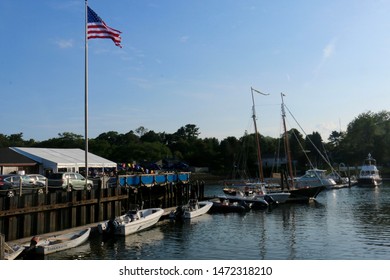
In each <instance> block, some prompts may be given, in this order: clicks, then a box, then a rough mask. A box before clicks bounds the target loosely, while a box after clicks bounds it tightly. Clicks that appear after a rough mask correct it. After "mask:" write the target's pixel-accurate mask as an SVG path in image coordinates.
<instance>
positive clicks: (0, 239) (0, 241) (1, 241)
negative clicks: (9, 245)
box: [0, 234, 5, 261]
mask: <svg viewBox="0 0 390 280" xmlns="http://www.w3.org/2000/svg"><path fill="white" fill-rule="evenodd" d="M4 251H5V236H4V234H0V261H1V260H4Z"/></svg>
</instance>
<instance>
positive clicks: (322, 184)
mask: <svg viewBox="0 0 390 280" xmlns="http://www.w3.org/2000/svg"><path fill="white" fill-rule="evenodd" d="M283 96H284V94H283V93H281V97H282V121H283V129H284V147H285V151H286V157H287V169H288V175H287V176H285V177H286V180H285V181H286V184H287V189H288V190H289V192H290V197H289V201H299V202H306V201H310V200H312V199H315V198H316V197H317V196H318V194H319V193H320V192H322V191H323V190H325V189H326V188H327V187H328V186H329V185H333V184H334V185H335V184H336V182H334V180H333V179H329V178H322V177H320V174H319V172H318V170H319V169H311V170H308V171H307V172H306V174H305V175H303V176H302V177H298V178H294V175H293V168H292V158H291V152H290V145H289V139H288V134H287V128H286V112H285V105H284V100H283ZM308 178H309V179H310V180H307V179H308Z"/></svg>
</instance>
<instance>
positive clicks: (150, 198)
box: [0, 172, 204, 242]
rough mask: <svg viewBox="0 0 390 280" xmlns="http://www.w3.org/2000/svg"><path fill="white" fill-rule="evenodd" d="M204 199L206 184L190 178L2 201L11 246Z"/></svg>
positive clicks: (125, 178)
mask: <svg viewBox="0 0 390 280" xmlns="http://www.w3.org/2000/svg"><path fill="white" fill-rule="evenodd" d="M191 196H195V197H197V198H199V199H203V197H204V183H203V182H199V181H195V182H191V181H190V173H185V172H184V173H167V174H157V175H153V174H150V175H145V174H142V175H122V176H118V178H117V180H116V185H115V186H111V187H105V186H103V184H99V185H98V186H97V187H96V188H94V189H92V190H91V191H87V190H81V191H71V192H66V191H56V192H49V191H48V190H46V192H44V193H43V194H38V193H34V194H23V195H21V196H14V197H4V196H3V197H0V233H1V234H3V236H4V240H5V242H7V241H12V240H17V239H23V238H27V237H31V236H34V235H43V234H47V233H52V232H57V231H63V230H67V229H72V228H76V227H80V226H85V225H89V224H94V223H98V222H101V221H104V220H107V219H112V218H114V217H116V216H119V215H122V214H124V213H125V212H127V211H128V210H129V209H132V208H135V207H139V208H150V207H160V208H163V209H170V208H172V207H176V206H179V205H182V204H184V203H186V202H187V201H188V199H189V198H190V197H191Z"/></svg>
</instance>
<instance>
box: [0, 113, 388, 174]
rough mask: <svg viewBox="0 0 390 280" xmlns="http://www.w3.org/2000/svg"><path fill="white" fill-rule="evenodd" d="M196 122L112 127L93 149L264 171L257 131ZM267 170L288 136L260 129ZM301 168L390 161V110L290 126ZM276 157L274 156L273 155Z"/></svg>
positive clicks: (67, 143)
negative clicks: (228, 131) (171, 127)
mask: <svg viewBox="0 0 390 280" xmlns="http://www.w3.org/2000/svg"><path fill="white" fill-rule="evenodd" d="M199 135H200V132H199V128H198V127H197V126H196V125H194V124H187V125H185V126H182V127H180V128H179V129H178V130H177V131H176V132H175V133H166V132H155V131H152V130H148V129H147V128H145V127H142V126H141V127H139V128H137V129H135V130H134V131H133V130H131V131H129V132H127V133H118V132H116V131H108V132H105V133H102V134H100V135H99V136H97V137H96V138H91V139H89V142H88V146H89V151H90V152H91V153H94V154H96V155H99V156H101V157H104V158H106V159H109V160H111V161H114V162H117V163H133V162H136V163H138V164H148V163H152V162H157V161H159V160H162V159H171V160H176V161H181V162H185V163H187V164H188V165H190V166H196V167H208V168H209V171H210V172H211V173H213V174H216V175H221V176H225V177H226V178H227V177H229V175H231V176H238V175H239V173H241V175H242V173H245V174H246V176H248V177H254V176H258V172H257V170H258V165H257V162H258V161H257V155H256V142H255V134H254V133H252V134H250V133H245V134H244V135H243V136H242V137H240V138H236V137H234V136H229V137H226V138H225V139H223V140H218V139H217V138H213V137H212V138H200V137H199ZM259 136H260V137H259V138H260V147H261V155H262V161H263V167H264V168H263V169H264V173H265V176H269V174H270V173H271V172H275V171H277V170H275V169H276V168H277V166H275V165H274V164H272V162H274V163H275V162H283V160H284V159H285V150H284V145H283V143H284V142H283V139H284V136H285V135H281V136H280V137H278V138H273V137H269V136H264V135H261V134H260V135H259ZM287 137H288V139H289V144H290V151H291V156H292V158H293V160H294V165H295V168H296V170H298V171H304V170H306V169H307V168H308V167H309V163H311V164H312V165H313V166H314V167H318V168H324V169H329V168H328V165H327V163H331V164H332V165H335V166H337V165H338V164H340V163H344V164H346V165H349V166H358V165H360V164H361V163H362V161H363V159H364V158H366V157H367V155H368V153H371V155H372V156H373V157H374V158H375V159H376V160H377V162H378V164H380V165H382V166H387V165H388V163H390V112H388V111H380V112H378V113H373V112H371V111H369V112H366V113H362V114H360V115H359V116H357V117H356V118H355V119H354V120H352V121H351V122H350V123H349V124H348V126H347V129H346V131H332V133H331V134H330V135H329V136H328V138H327V141H323V139H322V137H321V135H320V134H319V133H318V132H313V133H311V134H310V135H303V134H302V133H300V132H299V130H297V129H295V128H293V129H290V130H289V131H288V132H287ZM0 147H42V148H80V149H84V148H85V143H84V137H83V136H82V135H78V134H75V133H72V132H63V133H59V134H58V137H55V138H50V139H48V140H44V141H35V140H33V139H30V140H24V139H23V133H17V134H11V135H4V134H0ZM271 159H272V160H271Z"/></svg>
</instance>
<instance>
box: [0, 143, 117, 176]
mask: <svg viewBox="0 0 390 280" xmlns="http://www.w3.org/2000/svg"><path fill="white" fill-rule="evenodd" d="M116 166H117V164H116V163H115V162H112V161H110V160H107V159H105V158H102V157H99V156H97V155H94V154H92V153H88V167H89V168H92V169H104V168H116ZM84 169H85V151H84V150H81V149H57V148H20V147H10V148H2V149H0V170H1V173H2V174H8V173H11V172H20V171H25V173H26V174H28V173H39V174H44V175H45V174H47V173H49V172H65V171H72V172H80V171H84Z"/></svg>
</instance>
